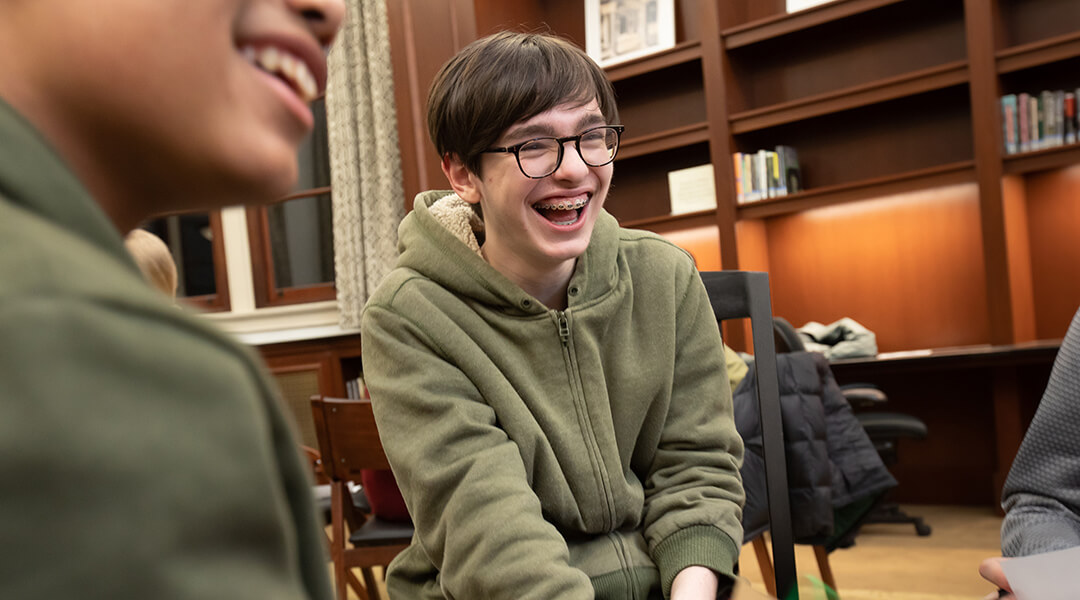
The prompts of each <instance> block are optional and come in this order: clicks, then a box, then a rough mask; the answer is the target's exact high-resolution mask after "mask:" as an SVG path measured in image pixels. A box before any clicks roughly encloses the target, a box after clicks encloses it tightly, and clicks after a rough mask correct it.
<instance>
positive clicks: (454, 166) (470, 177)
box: [442, 153, 482, 204]
mask: <svg viewBox="0 0 1080 600" xmlns="http://www.w3.org/2000/svg"><path fill="white" fill-rule="evenodd" d="M442 171H443V174H444V175H446V179H447V180H448V181H449V182H450V187H452V188H453V189H454V191H455V192H457V195H458V196H459V197H460V198H461V199H462V200H464V201H466V202H468V203H469V204H476V203H478V202H480V198H481V196H482V194H481V193H480V178H479V177H477V176H476V175H475V174H473V172H472V171H470V170H469V169H468V168H467V167H466V166H465V163H463V162H461V158H460V157H458V155H456V154H450V153H446V154H445V155H443V158H442Z"/></svg>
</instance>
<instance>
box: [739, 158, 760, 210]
mask: <svg viewBox="0 0 1080 600" xmlns="http://www.w3.org/2000/svg"><path fill="white" fill-rule="evenodd" d="M753 158H754V156H753V155H752V154H743V155H742V164H743V197H744V198H745V199H746V201H747V202H756V201H757V200H758V196H757V187H756V186H757V180H756V179H754V160H753Z"/></svg>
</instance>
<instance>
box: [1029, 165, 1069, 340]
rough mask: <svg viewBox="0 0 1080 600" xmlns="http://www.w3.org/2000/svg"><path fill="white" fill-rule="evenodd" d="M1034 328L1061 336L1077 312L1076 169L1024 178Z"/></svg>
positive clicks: (1043, 334) (1042, 334)
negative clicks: (1033, 302) (1033, 301)
mask: <svg viewBox="0 0 1080 600" xmlns="http://www.w3.org/2000/svg"><path fill="white" fill-rule="evenodd" d="M1026 188H1027V190H1026V191H1027V193H1026V196H1027V213H1028V224H1029V225H1030V227H1031V234H1030V236H1029V238H1030V241H1031V278H1032V288H1033V290H1034V296H1035V328H1036V335H1037V336H1038V337H1039V338H1041V339H1049V338H1060V337H1062V336H1064V335H1065V330H1066V329H1068V327H1069V322H1070V321H1071V320H1072V317H1073V314H1074V313H1076V310H1077V307H1080V165H1077V166H1073V167H1070V168H1068V169H1060V170H1056V171H1047V172H1044V173H1037V174H1033V175H1028V176H1027V181H1026Z"/></svg>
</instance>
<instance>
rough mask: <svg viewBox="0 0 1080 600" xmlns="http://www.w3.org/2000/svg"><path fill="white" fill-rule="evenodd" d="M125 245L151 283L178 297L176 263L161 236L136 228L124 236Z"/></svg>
mask: <svg viewBox="0 0 1080 600" xmlns="http://www.w3.org/2000/svg"><path fill="white" fill-rule="evenodd" d="M124 246H125V247H126V248H127V251H128V254H131V257H132V258H134V259H135V264H136V265H138V267H139V271H142V274H143V277H144V278H145V279H146V281H147V282H148V283H149V284H150V285H152V286H154V287H155V288H157V289H159V290H161V291H162V292H164V293H166V294H168V295H169V297H176V283H177V276H176V263H174V262H173V257H172V254H171V253H170V252H169V247H168V246H166V245H165V242H163V241H161V238H159V237H158V236H156V235H154V234H152V233H150V232H149V231H146V230H145V229H135V230H132V231H131V233H129V234H127V237H125V238H124Z"/></svg>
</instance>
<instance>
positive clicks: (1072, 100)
mask: <svg viewBox="0 0 1080 600" xmlns="http://www.w3.org/2000/svg"><path fill="white" fill-rule="evenodd" d="M1065 143H1066V144H1075V143H1076V93H1075V92H1069V93H1067V94H1065Z"/></svg>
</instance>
